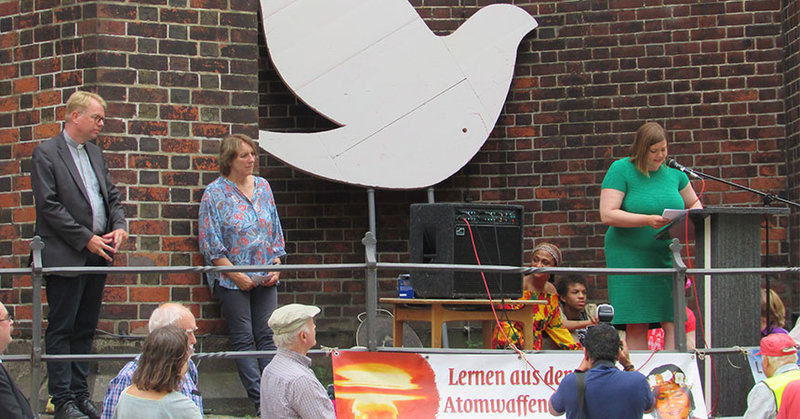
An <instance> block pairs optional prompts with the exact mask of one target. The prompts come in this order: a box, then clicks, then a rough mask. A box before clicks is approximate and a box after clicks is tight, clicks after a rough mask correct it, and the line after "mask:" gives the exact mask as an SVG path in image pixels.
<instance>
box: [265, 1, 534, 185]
mask: <svg viewBox="0 0 800 419" xmlns="http://www.w3.org/2000/svg"><path fill="white" fill-rule="evenodd" d="M261 7H262V16H263V18H264V28H265V35H266V38H267V46H268V48H269V51H270V56H271V58H272V61H273V63H274V65H275V68H276V69H277V70H278V73H279V74H280V76H281V78H282V79H283V80H284V82H285V83H286V84H287V86H288V87H289V88H290V89H291V90H292V91H293V92H294V93H295V94H296V95H297V97H298V98H300V99H301V100H303V101H304V102H305V103H306V104H308V105H309V106H310V107H311V108H313V109H314V110H316V111H317V112H319V113H320V114H321V115H323V116H325V117H327V118H329V119H331V120H332V121H334V122H336V123H338V124H339V125H340V127H339V128H335V129H331V130H328V131H324V132H315V133H280V132H273V131H264V130H262V131H261V132H260V134H259V139H258V141H259V144H260V145H261V147H262V148H264V150H266V151H267V152H268V153H270V154H272V155H273V156H275V157H276V158H278V159H280V160H281V161H283V162H285V163H286V164H288V165H290V166H293V167H295V168H296V169H299V170H301V171H304V172H307V173H309V174H312V175H314V176H319V177H322V178H325V179H329V180H333V181H337V182H343V183H349V184H354V185H360V186H367V187H373V188H382V189H417V188H424V187H428V186H431V185H434V184H436V183H439V182H441V181H442V180H444V179H446V178H448V177H450V176H451V175H452V174H454V173H456V172H457V171H458V170H459V169H460V168H461V167H463V166H464V165H465V164H466V163H467V162H469V160H470V159H471V158H472V157H473V156H474V155H475V153H477V152H478V150H479V149H480V147H481V146H482V145H483V143H484V142H485V141H486V139H487V138H488V137H489V134H490V133H491V131H492V129H493V127H494V124H495V122H496V121H497V118H498V117H499V115H500V111H501V110H502V107H503V104H504V103H505V98H506V95H507V94H508V88H509V86H510V84H511V78H512V76H513V71H514V63H515V58H516V51H517V47H518V45H519V43H520V41H521V40H522V38H523V37H524V36H525V35H526V34H527V33H528V32H530V31H531V30H533V29H534V28H536V26H537V23H536V20H535V19H534V18H533V17H531V16H530V15H529V14H528V13H527V12H526V11H524V10H522V9H520V8H519V7H516V6H511V5H507V4H497V5H491V6H487V7H484V8H482V9H480V10H478V12H476V13H475V14H474V15H473V16H472V17H471V18H470V19H469V20H467V22H465V23H464V24H463V25H462V26H461V27H459V28H458V30H456V31H455V32H454V33H452V34H450V35H448V36H444V37H439V36H436V35H434V34H433V33H432V32H431V31H430V29H429V28H428V27H427V25H425V22H423V21H422V19H421V18H420V17H419V15H418V14H417V13H416V11H415V10H414V8H413V7H412V6H411V5H410V4H409V3H408V1H407V0H262V1H261Z"/></svg>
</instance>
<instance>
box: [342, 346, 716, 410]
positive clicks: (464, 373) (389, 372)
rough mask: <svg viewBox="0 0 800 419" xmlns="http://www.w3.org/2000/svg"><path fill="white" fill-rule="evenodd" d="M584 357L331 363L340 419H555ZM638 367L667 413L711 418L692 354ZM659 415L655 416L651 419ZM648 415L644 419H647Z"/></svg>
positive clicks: (365, 357) (509, 355)
mask: <svg viewBox="0 0 800 419" xmlns="http://www.w3.org/2000/svg"><path fill="white" fill-rule="evenodd" d="M582 358H583V352H582V351H559V352H539V353H529V354H525V357H524V359H523V358H521V357H519V356H518V355H517V354H516V353H513V352H503V351H498V352H497V354H486V353H482V354H441V353H409V352H363V351H339V352H337V353H335V354H334V356H333V375H334V387H335V391H336V414H337V418H376V417H381V418H384V417H385V418H415V419H416V418H487V417H492V418H550V417H552V416H551V415H550V413H549V404H548V403H549V399H550V396H551V395H552V394H553V393H554V392H555V390H556V389H557V388H558V385H559V384H560V383H561V380H562V379H563V378H564V377H566V376H567V375H568V374H570V373H571V372H573V371H574V369H575V368H576V367H577V366H578V365H579V364H580V362H581V359H582ZM631 360H632V362H633V363H634V365H637V366H639V371H640V372H641V373H643V374H645V375H648V374H650V373H651V372H653V374H652V375H651V376H649V377H648V381H649V382H650V384H651V386H653V389H654V391H657V394H656V399H657V405H659V404H660V407H661V408H662V411H664V412H666V410H672V411H673V412H680V414H681V415H682V416H679V417H686V418H695V417H706V416H707V413H706V407H705V403H704V401H703V396H702V388H701V386H700V376H699V374H698V370H697V364H696V362H695V357H694V355H692V354H676V353H664V352H659V353H656V354H652V356H651V353H649V352H641V353H639V352H636V353H632V354H631ZM656 415H657V412H655V411H654V413H653V414H652V417H653V418H658V417H660V416H656ZM649 416H650V415H645V417H649Z"/></svg>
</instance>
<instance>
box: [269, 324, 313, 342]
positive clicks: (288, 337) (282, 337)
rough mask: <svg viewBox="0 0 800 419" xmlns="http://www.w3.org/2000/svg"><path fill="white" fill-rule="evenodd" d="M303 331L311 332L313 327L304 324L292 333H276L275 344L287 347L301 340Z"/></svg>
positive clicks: (273, 338)
mask: <svg viewBox="0 0 800 419" xmlns="http://www.w3.org/2000/svg"><path fill="white" fill-rule="evenodd" d="M303 332H306V333H311V328H310V327H308V324H304V325H303V326H301V327H300V328H299V329H297V330H295V331H294V332H292V333H281V334H279V335H275V336H273V337H272V340H273V341H274V342H275V346H277V347H278V348H286V347H288V346H292V345H294V344H295V343H297V341H299V340H300V334H301V333H303Z"/></svg>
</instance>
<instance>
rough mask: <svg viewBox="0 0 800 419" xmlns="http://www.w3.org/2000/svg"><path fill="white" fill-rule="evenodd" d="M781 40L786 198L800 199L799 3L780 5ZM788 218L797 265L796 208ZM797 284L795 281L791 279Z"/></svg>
mask: <svg viewBox="0 0 800 419" xmlns="http://www.w3.org/2000/svg"><path fill="white" fill-rule="evenodd" d="M782 18H783V41H784V45H785V48H784V51H785V57H784V61H783V70H784V78H785V80H786V81H785V88H784V103H785V105H784V106H785V123H786V151H787V152H786V161H787V171H786V173H787V180H788V183H789V194H788V198H789V199H791V200H792V201H794V202H800V176H798V175H799V174H800V3H798V2H796V1H784V2H783V7H782ZM792 213H793V215H792V217H791V218H790V220H791V221H790V230H789V236H790V237H791V238H792V240H791V241H790V246H789V249H790V258H789V259H790V263H791V265H792V266H797V265H798V263H800V258H799V257H798V256H800V241H799V240H797V238H798V237H800V227H798V226H800V219H798V215H797V214H798V212H797V211H796V210H793V211H792ZM792 283H795V284H796V281H792ZM798 295H800V288H798V287H797V286H795V289H794V290H793V296H792V297H793V299H792V301H793V302H794V303H797V302H798V301H800V300H798ZM793 311H798V305H797V304H795V305H794V306H793Z"/></svg>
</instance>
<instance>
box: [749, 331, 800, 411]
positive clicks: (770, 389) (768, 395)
mask: <svg viewBox="0 0 800 419" xmlns="http://www.w3.org/2000/svg"><path fill="white" fill-rule="evenodd" d="M759 354H760V355H761V366H762V367H763V368H764V374H765V375H766V376H767V378H766V379H764V380H761V381H760V382H759V383H757V384H756V385H755V386H753V389H752V390H750V394H748V395H747V411H746V412H744V418H745V419H748V418H759V419H774V418H775V417H776V416H777V415H778V409H780V406H781V396H782V395H783V390H784V389H785V388H786V385H787V384H789V383H791V382H792V381H798V380H800V368H798V366H797V344H796V343H795V341H794V339H792V338H791V337H790V336H789V335H786V334H782V333H773V334H771V335H768V336H767V337H765V338H763V339H761V348H760V350H759V351H758V352H757V353H756V355H759Z"/></svg>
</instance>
